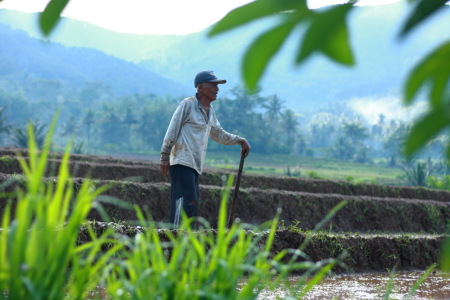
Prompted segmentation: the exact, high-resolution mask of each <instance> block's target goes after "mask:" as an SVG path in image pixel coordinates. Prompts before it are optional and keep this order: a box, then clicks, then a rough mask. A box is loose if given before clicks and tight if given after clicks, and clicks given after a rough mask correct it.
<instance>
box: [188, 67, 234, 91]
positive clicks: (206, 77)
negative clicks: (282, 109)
mask: <svg viewBox="0 0 450 300" xmlns="http://www.w3.org/2000/svg"><path fill="white" fill-rule="evenodd" d="M203 82H215V83H226V82H227V81H226V80H225V79H218V78H217V76H216V74H214V72H213V71H210V70H209V71H201V72H199V73H198V74H197V75H196V76H195V80H194V86H195V87H197V85H199V84H200V83H203Z"/></svg>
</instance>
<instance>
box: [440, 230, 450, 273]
mask: <svg viewBox="0 0 450 300" xmlns="http://www.w3.org/2000/svg"><path fill="white" fill-rule="evenodd" d="M441 253H442V254H441V270H442V271H445V272H450V238H449V237H447V239H446V240H445V241H444V243H443V244H442V251H441Z"/></svg>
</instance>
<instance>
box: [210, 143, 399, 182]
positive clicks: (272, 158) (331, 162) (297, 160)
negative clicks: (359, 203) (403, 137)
mask: <svg viewBox="0 0 450 300" xmlns="http://www.w3.org/2000/svg"><path fill="white" fill-rule="evenodd" d="M206 157H207V165H208V166H210V167H215V168H227V169H231V170H235V169H236V166H237V165H238V164H239V152H238V151H236V152H235V153H233V152H226V153H225V152H216V151H209V152H208V153H207V156H206ZM223 157H227V163H226V164H225V163H224V159H223ZM287 167H290V169H291V171H294V170H299V172H300V175H299V176H301V177H309V178H325V179H333V180H346V181H348V180H349V179H350V177H349V176H351V177H353V179H352V181H354V182H366V183H373V182H374V181H375V182H376V183H377V184H387V185H400V184H404V181H403V180H401V179H400V178H399V177H400V176H401V175H402V174H403V173H402V171H401V170H400V169H394V168H389V167H387V166H384V165H380V166H377V165H370V164H363V163H355V162H344V161H341V160H337V159H331V158H316V157H305V156H298V155H285V154H272V155H266V154H259V153H252V154H251V155H249V156H248V157H247V158H246V159H245V165H244V172H245V173H253V174H268V175H282V176H287V174H286V170H287ZM349 174H351V175H349ZM291 175H292V174H291Z"/></svg>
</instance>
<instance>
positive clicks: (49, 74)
mask: <svg viewBox="0 0 450 300" xmlns="http://www.w3.org/2000/svg"><path fill="white" fill-rule="evenodd" d="M0 35H1V37H2V39H1V40H0V86H2V87H4V88H6V89H7V90H8V89H11V88H13V87H14V86H15V85H20V84H23V85H27V83H28V81H29V79H30V78H40V79H44V80H47V81H52V80H54V81H55V80H56V81H61V82H62V83H64V84H65V85H66V86H67V87H80V86H82V85H83V84H85V83H86V82H102V83H103V84H104V85H106V86H109V87H110V89H111V90H112V91H113V92H115V93H116V94H119V95H126V94H135V93H142V94H155V95H158V96H168V95H177V96H180V95H186V94H188V93H189V89H188V88H186V87H183V86H182V85H181V84H178V83H176V82H174V81H171V80H168V79H165V78H162V77H160V76H158V75H157V74H155V73H153V72H151V71H150V70H148V69H145V68H142V67H140V66H137V65H136V64H133V63H131V62H128V61H125V60H123V59H120V58H117V57H113V56H111V55H106V54H105V53H103V52H101V51H99V50H96V49H89V48H79V47H67V46H64V45H61V44H58V43H52V42H45V41H42V40H38V39H35V38H31V37H29V36H28V34H26V33H25V32H23V31H21V30H13V29H11V28H10V27H9V26H6V25H2V24H0Z"/></svg>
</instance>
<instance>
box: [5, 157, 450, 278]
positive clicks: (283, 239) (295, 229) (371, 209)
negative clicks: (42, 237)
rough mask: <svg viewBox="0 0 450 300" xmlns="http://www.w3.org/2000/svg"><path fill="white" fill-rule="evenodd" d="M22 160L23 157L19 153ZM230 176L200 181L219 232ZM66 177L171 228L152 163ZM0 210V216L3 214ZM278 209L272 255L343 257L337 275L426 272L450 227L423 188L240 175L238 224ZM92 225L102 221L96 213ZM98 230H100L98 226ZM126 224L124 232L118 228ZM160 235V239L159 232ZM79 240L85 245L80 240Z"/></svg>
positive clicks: (15, 174)
mask: <svg viewBox="0 0 450 300" xmlns="http://www.w3.org/2000/svg"><path fill="white" fill-rule="evenodd" d="M16 155H17V150H16V149H1V150H0V182H2V183H5V182H9V180H11V178H16V179H17V180H16V181H15V183H14V184H10V185H8V186H7V187H6V190H7V191H8V190H9V191H11V190H12V189H14V187H15V186H17V185H20V184H21V179H20V174H21V172H22V171H21V169H20V166H19V163H18V161H17V157H16ZM22 155H23V156H24V157H26V156H27V153H26V152H23V153H22ZM59 163H60V155H58V154H53V155H52V157H51V159H50V168H49V171H48V174H47V175H46V176H47V177H46V178H47V180H48V181H51V180H53V179H52V176H54V175H55V170H57V168H58V165H59ZM232 173H234V171H230V170H223V169H207V170H206V171H205V172H204V174H202V175H201V177H200V183H201V186H200V190H201V191H200V197H201V203H200V206H199V215H200V216H201V217H203V218H204V219H205V220H207V221H208V222H209V223H210V224H211V226H212V227H213V228H214V226H215V225H216V224H217V215H218V209H219V204H220V197H221V191H222V189H223V186H224V182H225V181H226V178H227V176H229V175H230V174H232ZM71 174H73V176H74V180H75V181H76V182H80V183H81V182H82V181H83V180H84V178H92V179H93V180H95V182H96V184H98V185H103V184H112V186H111V188H110V189H109V190H108V192H106V195H107V196H110V197H114V198H117V199H120V200H122V201H124V202H125V203H128V204H136V205H138V206H139V207H141V208H142V209H144V210H148V211H149V212H151V214H152V217H153V219H154V220H155V221H156V222H165V221H167V220H168V212H169V204H168V199H169V187H170V185H169V183H168V178H164V177H163V176H162V174H161V173H160V172H159V165H158V163H157V162H152V161H146V160H133V159H118V158H112V157H98V156H88V155H72V156H71ZM344 200H345V201H346V202H347V204H346V205H345V207H344V208H342V209H341V210H340V211H339V212H338V213H337V214H336V215H335V216H334V217H333V218H332V219H331V220H330V221H329V222H327V223H326V224H325V225H324V226H323V228H322V230H321V231H320V232H319V233H318V234H315V235H313V236H312V235H310V230H312V229H313V228H314V227H315V226H316V224H318V223H319V222H320V221H321V220H322V219H323V218H324V217H325V216H326V215H327V213H328V212H329V211H330V210H331V209H332V208H333V207H335V206H336V205H338V204H339V203H341V202H342V201H344ZM3 205H4V204H3V202H2V203H0V211H2V210H3ZM105 209H106V211H107V212H108V214H109V216H110V217H111V218H112V220H115V221H117V222H118V221H120V222H121V224H122V226H125V227H126V229H125V230H126V231H127V234H131V235H132V234H133V232H135V230H136V228H135V227H133V226H127V225H126V224H132V222H133V220H135V219H136V217H135V215H134V212H133V211H132V210H129V209H126V208H121V207H117V206H115V205H112V204H106V205H105ZM279 209H281V215H280V219H281V220H282V223H281V225H280V227H279V230H278V231H277V233H276V237H275V241H274V247H273V249H272V251H273V252H274V253H276V252H279V251H281V250H283V249H296V248H298V247H299V246H300V244H301V243H302V242H303V241H304V240H305V239H307V238H308V239H309V238H310V239H311V242H310V243H309V244H308V246H307V247H306V248H305V252H306V253H307V255H308V256H310V257H311V258H312V259H313V260H320V259H325V258H329V257H337V256H338V255H340V254H341V253H343V252H345V253H346V256H345V258H344V259H343V264H342V265H340V266H338V267H337V268H336V269H335V270H334V271H335V272H336V273H348V272H353V273H354V272H357V273H367V272H385V271H386V270H387V269H392V268H393V267H395V268H396V270H398V271H411V270H415V271H417V270H425V269H426V268H427V267H428V266H430V265H431V264H433V263H436V262H437V261H438V259H439V255H440V245H441V243H442V241H443V239H444V238H445V236H446V235H445V233H446V230H447V228H448V223H449V220H450V193H449V192H445V191H439V190H431V189H425V188H412V187H399V186H383V185H374V184H354V183H350V182H344V181H330V180H319V179H304V178H293V177H282V176H264V175H250V174H245V170H244V174H243V177H242V181H241V188H240V194H239V202H238V205H237V210H236V217H237V218H239V219H240V220H241V222H244V223H249V224H253V225H262V224H264V223H265V222H267V221H269V220H271V219H272V218H273V217H274V216H275V215H276V213H277V211H278V210H279ZM90 219H91V220H96V221H102V219H101V216H100V215H99V214H98V212H96V211H91V213H90ZM99 224H101V223H99ZM123 224H125V225H123ZM161 232H162V233H161V234H164V233H163V231H161ZM81 240H82V237H81Z"/></svg>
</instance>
